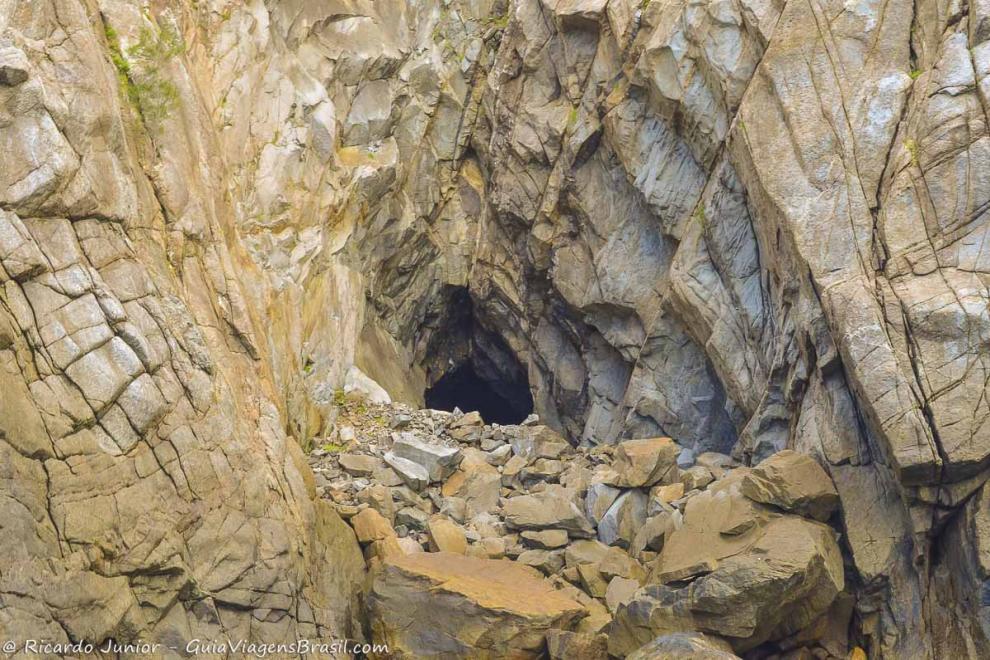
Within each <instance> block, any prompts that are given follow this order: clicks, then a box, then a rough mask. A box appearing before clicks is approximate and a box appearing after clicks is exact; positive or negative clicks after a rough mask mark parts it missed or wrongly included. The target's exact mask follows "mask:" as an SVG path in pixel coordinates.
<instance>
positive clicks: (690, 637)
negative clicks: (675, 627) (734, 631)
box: [626, 632, 739, 660]
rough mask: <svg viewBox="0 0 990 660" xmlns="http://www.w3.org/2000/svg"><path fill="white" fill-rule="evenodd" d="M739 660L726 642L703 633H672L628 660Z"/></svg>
mask: <svg viewBox="0 0 990 660" xmlns="http://www.w3.org/2000/svg"><path fill="white" fill-rule="evenodd" d="M657 658H663V659H664V660H738V659H739V656H737V655H736V654H735V653H733V652H732V647H731V646H729V645H728V644H727V643H726V642H724V641H722V640H720V639H717V638H713V637H708V636H707V635H704V634H702V633H697V632H692V633H684V632H678V633H670V634H669V635H661V636H660V637H657V638H656V639H654V640H653V641H652V642H650V643H649V644H646V645H645V646H642V647H640V648H639V649H637V650H635V651H633V652H632V653H630V654H629V655H628V656H626V659H627V660H656V659H657Z"/></svg>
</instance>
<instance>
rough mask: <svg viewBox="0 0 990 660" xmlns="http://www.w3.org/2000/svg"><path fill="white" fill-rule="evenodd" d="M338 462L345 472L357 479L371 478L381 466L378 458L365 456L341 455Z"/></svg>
mask: <svg viewBox="0 0 990 660" xmlns="http://www.w3.org/2000/svg"><path fill="white" fill-rule="evenodd" d="M338 461H339V462H340V467H341V468H342V469H343V470H344V472H346V473H347V474H350V475H353V476H355V477H367V476H370V475H371V474H372V473H373V472H374V471H375V470H376V469H378V467H379V466H380V465H381V461H379V460H378V459H377V458H375V457H374V456H366V455H365V454H341V455H340V458H339V459H338Z"/></svg>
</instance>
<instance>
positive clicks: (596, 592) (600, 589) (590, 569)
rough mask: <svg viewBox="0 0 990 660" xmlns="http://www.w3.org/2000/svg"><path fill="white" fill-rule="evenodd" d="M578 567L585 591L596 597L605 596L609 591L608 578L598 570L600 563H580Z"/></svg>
mask: <svg viewBox="0 0 990 660" xmlns="http://www.w3.org/2000/svg"><path fill="white" fill-rule="evenodd" d="M577 569H578V576H579V577H580V578H581V587H582V588H583V589H584V591H585V593H587V594H589V595H591V596H593V597H594V598H604V597H605V594H606V593H607V592H608V580H607V579H606V578H605V576H604V575H602V572H601V571H600V570H598V564H578V565H577Z"/></svg>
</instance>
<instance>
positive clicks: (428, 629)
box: [369, 553, 585, 658]
mask: <svg viewBox="0 0 990 660" xmlns="http://www.w3.org/2000/svg"><path fill="white" fill-rule="evenodd" d="M440 594H442V596H441V597H438V595H440ZM369 611H370V613H371V626H372V637H373V639H374V641H376V642H378V643H383V644H387V645H388V647H389V653H390V656H391V657H394V658H421V657H427V656H429V655H431V654H434V653H436V652H437V649H446V651H445V652H448V653H451V654H454V655H456V656H459V657H465V656H467V655H471V654H486V653H487V654H490V655H491V657H517V658H538V657H539V656H540V654H541V653H542V652H543V650H544V648H545V637H546V634H547V632H548V631H549V630H550V629H554V628H556V629H562V630H565V629H568V628H569V627H571V626H573V625H575V624H576V623H577V621H578V620H579V619H580V618H581V617H582V616H583V615H584V613H585V609H584V608H583V607H582V606H581V605H580V604H578V603H577V602H575V601H574V600H572V599H570V598H568V597H567V596H565V595H564V594H563V593H561V592H559V591H556V590H555V589H554V588H553V587H552V586H551V585H550V584H549V583H548V582H547V581H546V580H544V579H543V578H541V577H540V575H539V573H537V572H536V571H534V570H533V569H531V568H527V567H525V566H522V565H520V564H517V563H515V562H509V561H493V560H485V559H476V558H473V557H465V556H462V555H452V554H448V553H424V554H418V555H410V556H407V557H403V558H400V559H398V560H396V561H393V562H390V563H387V564H385V566H384V568H383V570H382V571H381V572H380V573H379V574H378V575H377V576H376V578H375V581H374V584H373V586H372V591H371V594H370V596H369Z"/></svg>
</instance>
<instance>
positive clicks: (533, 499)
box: [502, 493, 595, 538]
mask: <svg viewBox="0 0 990 660" xmlns="http://www.w3.org/2000/svg"><path fill="white" fill-rule="evenodd" d="M502 510H503V513H504V514H505V522H506V523H507V524H508V525H509V526H510V527H513V528H515V529H536V530H539V529H563V530H566V531H567V533H568V534H570V535H571V536H576V537H586V538H587V537H591V536H594V535H595V532H594V529H593V528H592V526H591V523H590V522H588V519H587V518H585V516H584V513H583V512H582V511H581V510H580V509H579V508H578V507H577V505H576V504H574V502H572V501H570V500H567V499H564V498H563V497H557V496H554V495H550V494H546V493H539V494H536V495H521V496H519V497H513V498H511V499H508V500H506V501H505V503H504V504H503V505H502Z"/></svg>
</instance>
